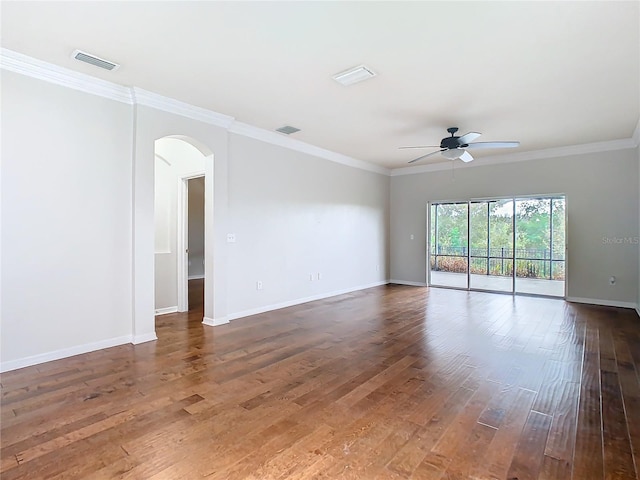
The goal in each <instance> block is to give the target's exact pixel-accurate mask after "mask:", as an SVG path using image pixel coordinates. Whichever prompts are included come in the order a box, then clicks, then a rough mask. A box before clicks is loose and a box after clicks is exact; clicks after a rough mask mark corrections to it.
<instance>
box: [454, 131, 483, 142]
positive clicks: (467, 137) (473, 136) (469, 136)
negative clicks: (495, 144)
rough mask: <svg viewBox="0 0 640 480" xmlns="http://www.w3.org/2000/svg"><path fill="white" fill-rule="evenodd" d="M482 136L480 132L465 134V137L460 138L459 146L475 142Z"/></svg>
mask: <svg viewBox="0 0 640 480" xmlns="http://www.w3.org/2000/svg"><path fill="white" fill-rule="evenodd" d="M480 135H482V134H481V133H478V132H469V133H465V134H464V135H462V136H461V137H460V138H458V144H459V145H466V144H467V143H469V142H473V141H474V140H475V139H476V138H478V137H479V136H480Z"/></svg>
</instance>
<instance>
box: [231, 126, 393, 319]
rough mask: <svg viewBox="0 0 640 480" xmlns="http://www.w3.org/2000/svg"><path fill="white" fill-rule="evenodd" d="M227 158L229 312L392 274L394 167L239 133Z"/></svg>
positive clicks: (255, 308) (342, 288)
mask: <svg viewBox="0 0 640 480" xmlns="http://www.w3.org/2000/svg"><path fill="white" fill-rule="evenodd" d="M229 158H230V162H229V179H230V180H229V219H230V223H229V232H230V233H234V234H235V236H236V243H231V244H229V245H228V247H229V248H228V258H229V264H228V266H229V305H228V307H229V313H230V315H231V317H232V318H233V317H234V316H237V315H242V314H246V313H250V312H252V311H260V310H262V309H264V308H265V307H268V306H273V305H281V304H286V303H287V302H290V301H294V300H300V299H307V298H311V297H318V296H325V295H328V294H331V293H334V292H340V291H345V290H352V289H356V288H359V287H365V286H369V285H373V284H379V283H385V281H386V278H387V271H388V270H387V264H388V262H387V250H388V248H387V245H388V241H387V235H388V233H387V232H388V216H389V206H388V204H389V178H388V177H387V176H383V175H380V174H377V173H371V172H366V171H362V170H358V169H355V168H352V167H347V166H344V165H340V164H336V163H332V162H327V161H326V160H322V159H319V158H316V157H313V156H310V155H305V154H303V153H300V152H295V151H292V150H288V149H286V148H282V147H279V146H275V145H270V144H267V143H264V142H261V141H258V140H253V139H250V138H246V137H243V136H239V135H231V136H230V138H229ZM318 274H320V277H321V278H320V280H318ZM309 275H313V280H309ZM257 281H261V282H262V284H263V289H262V290H257V289H256V282H257Z"/></svg>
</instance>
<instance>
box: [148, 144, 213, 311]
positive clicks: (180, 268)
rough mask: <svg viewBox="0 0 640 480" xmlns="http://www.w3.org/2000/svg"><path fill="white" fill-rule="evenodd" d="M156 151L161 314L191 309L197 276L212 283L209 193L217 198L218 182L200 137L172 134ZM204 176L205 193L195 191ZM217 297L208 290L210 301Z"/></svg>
mask: <svg viewBox="0 0 640 480" xmlns="http://www.w3.org/2000/svg"><path fill="white" fill-rule="evenodd" d="M154 157H155V165H154V172H155V173H154V177H155V178H154V226H155V234H154V287H155V288H154V290H155V291H154V297H155V298H154V300H155V314H156V315H159V314H165V313H172V312H176V311H179V312H183V311H187V310H188V305H189V301H188V299H189V288H188V285H189V279H190V278H191V279H192V282H191V283H192V284H193V283H194V281H193V278H198V279H203V281H204V283H205V285H207V286H209V287H211V284H212V282H210V281H209V280H210V279H211V276H209V277H207V265H212V262H211V261H209V262H207V257H208V256H210V251H209V250H210V249H209V248H208V246H207V245H208V243H207V238H206V236H207V230H208V228H207V227H209V229H211V228H212V226H211V223H212V220H213V217H212V214H210V215H207V214H206V213H205V211H206V210H212V208H207V202H205V198H209V199H211V198H212V195H211V193H212V192H210V191H208V190H210V189H211V187H212V185H213V182H212V181H211V180H212V179H211V178H208V177H210V176H212V174H213V153H212V152H211V151H210V150H209V149H208V148H207V147H206V146H204V145H203V144H202V143H201V142H199V141H197V140H195V139H192V138H190V137H186V136H181V135H170V136H165V137H162V138H159V139H157V140H156V141H155V142H154ZM207 180H209V181H207ZM199 181H201V183H202V187H201V188H202V196H201V197H198V196H197V195H195V196H194V193H195V190H199V189H200V187H198V184H199ZM189 199H191V202H190V201H189ZM194 199H199V201H200V202H201V204H200V208H194V204H193V202H194ZM190 203H191V205H190ZM209 207H211V205H209ZM196 211H198V214H199V216H200V217H201V218H200V222H202V223H201V225H199V228H197V229H196V230H200V234H201V236H202V238H201V239H200V240H198V239H197V238H193V231H194V228H193V227H194V217H197V216H198V215H195V214H194V212H196ZM210 213H211V212H210ZM195 223H196V224H197V223H198V222H197V220H196V221H195ZM196 226H197V225H196ZM190 230H191V237H192V238H191V239H190V235H189V232H190ZM209 270H210V269H209ZM209 273H210V272H209ZM206 290H209V293H210V292H211V291H212V289H211V288H206V287H205V291H206ZM211 298H212V297H211V295H209V296H207V294H206V293H205V300H204V301H205V304H206V303H207V302H208V299H211ZM205 311H206V306H205Z"/></svg>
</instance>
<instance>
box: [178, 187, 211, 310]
mask: <svg viewBox="0 0 640 480" xmlns="http://www.w3.org/2000/svg"><path fill="white" fill-rule="evenodd" d="M183 182H184V185H185V189H186V192H183V195H184V196H185V197H186V198H185V200H186V202H185V203H186V205H185V207H186V208H185V210H186V212H185V213H186V214H185V215H184V218H183V221H182V230H183V231H182V235H185V234H186V238H185V239H184V243H185V247H186V248H185V251H186V253H187V276H186V279H185V278H184V275H182V276H179V278H178V281H179V282H183V285H184V286H186V289H187V295H186V298H184V301H186V305H182V307H183V309H182V310H180V308H179V309H178V310H179V311H191V310H202V308H203V307H204V248H205V245H204V188H205V186H204V185H205V184H204V175H202V176H199V177H192V178H186V179H184V180H183ZM185 220H186V222H185ZM185 281H186V285H185V284H184V282H185ZM180 300H181V299H180V298H179V299H178V305H180V303H181V302H180Z"/></svg>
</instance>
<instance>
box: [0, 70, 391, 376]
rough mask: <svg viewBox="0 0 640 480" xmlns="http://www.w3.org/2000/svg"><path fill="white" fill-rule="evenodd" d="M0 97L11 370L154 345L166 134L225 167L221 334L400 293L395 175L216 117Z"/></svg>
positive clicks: (70, 98) (211, 314)
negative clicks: (393, 280)
mask: <svg viewBox="0 0 640 480" xmlns="http://www.w3.org/2000/svg"><path fill="white" fill-rule="evenodd" d="M1 88H2V92H1V93H2V98H3V106H2V126H3V142H2V158H3V168H2V178H1V182H2V184H1V186H2V192H1V193H2V238H1V242H0V245H1V247H2V252H1V266H2V278H1V282H0V287H1V291H0V295H1V297H2V302H1V314H2V319H1V330H2V335H1V336H2V352H1V356H0V369H1V370H10V369H13V368H19V367H21V366H26V365H33V364H36V363H40V362H42V361H47V360H51V359H54V358H62V357H65V356H69V355H73V354H76V353H81V352H85V351H90V350H95V349H98V348H104V347H106V346H110V345H115V344H121V343H127V342H132V343H140V342H143V341H149V340H152V339H154V338H155V319H154V310H155V296H154V292H155V288H154V284H155V278H154V271H155V270H156V269H155V247H156V245H155V230H156V228H155V216H154V203H155V199H154V189H155V185H154V183H155V182H154V177H155V175H154V171H155V152H154V143H155V141H156V140H157V139H160V138H163V137H167V136H183V137H189V138H190V139H196V140H197V142H196V143H197V144H198V149H199V150H200V152H205V151H206V154H207V155H211V157H209V159H208V160H210V159H211V158H213V161H207V162H205V172H206V178H205V183H206V191H207V194H206V199H205V217H206V226H205V229H206V238H207V249H206V250H207V257H206V259H205V271H206V276H207V281H206V282H205V320H206V321H207V322H208V323H217V322H218V321H219V322H223V321H227V320H228V319H230V318H236V317H238V316H241V315H245V314H249V313H252V312H255V311H262V310H268V309H271V308H275V307H278V306H282V305H285V304H293V303H297V302H300V301H305V300H308V299H310V298H319V297H324V296H329V295H332V294H335V293H339V292H344V291H351V290H355V289H358V288H362V287H365V286H369V285H374V284H379V283H384V282H385V281H386V278H387V272H388V221H389V178H388V177H387V176H385V175H382V174H378V173H371V172H368V171H364V170H360V169H357V168H354V167H351V166H345V165H341V164H337V163H334V162H331V161H328V160H326V159H321V158H318V157H316V156H313V155H310V154H305V153H301V152H299V151H297V150H290V149H288V148H285V147H283V146H274V145H273V144H271V143H268V142H265V141H258V140H254V139H251V138H248V137H245V136H242V135H238V134H230V133H229V131H228V130H227V128H226V127H224V126H219V125H223V124H224V121H225V119H224V118H223V119H220V118H219V117H216V116H215V115H213V114H209V113H206V112H204V113H203V112H200V111H198V112H197V113H196V114H195V115H194V116H195V117H197V118H199V120H196V119H195V118H189V117H187V116H183V115H178V114H174V113H169V112H167V111H164V110H159V109H157V108H152V107H150V106H145V105H141V104H137V105H131V104H128V103H127V100H126V95H122V96H120V94H118V98H122V100H116V99H107V98H104V97H102V96H95V95H92V94H89V93H82V92H80V91H77V90H75V89H71V88H67V87H63V86H58V85H54V84H52V83H49V82H47V81H43V80H37V79H34V78H31V77H29V76H24V75H20V74H15V73H11V72H8V71H6V70H2V85H1ZM101 88H102V87H101ZM141 96H144V92H137V91H136V97H137V98H141ZM171 108H173V106H172V107H171ZM180 108H181V107H180ZM210 117H211V118H212V120H210ZM240 128H241V129H246V127H242V126H241V127H240ZM260 135H263V134H262V133H260ZM273 135H276V136H277V140H276V142H280V141H281V140H280V139H281V138H282V137H280V136H279V135H277V134H273ZM267 136H268V135H267ZM230 148H231V149H232V150H233V152H232V154H230V152H229V149H230ZM296 148H298V147H297V146H296ZM230 202H231V203H232V204H233V208H230V207H229V203H230ZM164 208H168V207H167V204H165V207H164ZM227 233H236V235H237V239H238V241H237V243H233V244H231V243H227V242H226V238H227ZM169 236H170V235H169ZM162 243H163V242H159V244H162ZM165 244H166V242H165ZM171 248H172V247H171V246H169V249H171ZM378 266H379V268H377V267H378ZM311 273H313V274H314V275H316V276H314V280H313V281H309V279H308V274H311ZM318 273H320V274H321V276H322V278H321V279H320V280H318V279H317V274H318ZM256 280H261V281H263V282H264V289H263V290H261V291H257V290H256V289H255V281H256Z"/></svg>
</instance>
